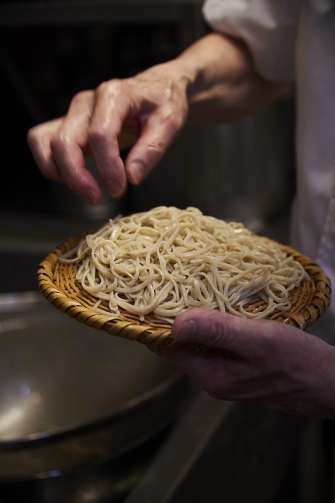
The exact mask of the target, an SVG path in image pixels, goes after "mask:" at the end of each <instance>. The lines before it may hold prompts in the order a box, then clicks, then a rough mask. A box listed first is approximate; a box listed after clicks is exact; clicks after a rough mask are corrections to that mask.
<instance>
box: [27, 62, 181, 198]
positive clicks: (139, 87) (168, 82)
mask: <svg viewBox="0 0 335 503" xmlns="http://www.w3.org/2000/svg"><path fill="white" fill-rule="evenodd" d="M187 114H188V103H187V96H186V83H184V82H183V80H181V79H178V78H176V79H173V72H171V68H170V67H169V65H168V64H162V65H158V66H156V67H152V68H150V69H149V70H146V71H145V72H143V73H141V74H139V75H137V76H135V77H133V78H128V79H124V80H119V79H113V80H110V81H107V82H104V83H102V84H101V85H99V86H98V88H97V89H96V90H94V91H91V90H90V91H83V92H80V93H78V94H77V95H75V96H74V98H73V99H72V101H71V104H70V106H69V109H68V112H67V114H66V115H65V116H64V117H61V118H59V119H56V120H53V121H50V122H46V123H43V124H40V125H37V126H35V127H33V128H32V129H30V130H29V131H28V135H27V140H28V144H29V147H30V149H31V151H32V154H33V156H34V159H35V161H36V163H37V165H38V167H39V169H40V171H41V172H42V174H43V175H44V176H45V177H47V178H49V179H52V180H58V181H62V182H64V183H65V184H66V185H68V187H69V188H70V189H72V190H73V191H74V192H75V193H76V194H78V195H79V196H81V197H82V198H84V199H85V200H86V201H88V202H89V203H91V204H96V203H98V202H99V200H100V198H101V195H102V192H101V188H100V185H99V183H98V182H97V180H96V179H95V178H94V177H93V175H92V174H91V173H90V172H89V171H88V169H87V168H86V165H85V156H88V155H93V157H94V159H95V162H96V165H97V168H98V171H99V173H100V175H101V178H102V181H103V183H104V184H105V186H106V188H107V191H108V193H109V194H110V195H111V196H112V197H121V196H122V195H124V193H125V192H126V189H127V182H128V181H129V182H130V183H132V184H135V185H137V184H140V183H141V182H142V181H143V180H144V178H145V177H146V176H147V175H148V174H149V172H150V171H151V170H152V169H153V167H154V166H155V165H156V164H157V163H158V162H159V161H160V159H161V158H162V156H163V155H164V153H165V152H166V150H167V149H168V147H169V146H170V145H171V143H172V141H173V140H174V139H175V138H176V136H177V135H178V133H179V132H180V130H181V129H182V127H183V125H184V123H185V121H186V117H187ZM132 144H133V146H132V148H131V150H130V152H129V153H128V155H127V158H126V159H125V162H124V163H123V161H122V159H121V157H120V149H122V148H124V147H128V146H130V145H132Z"/></svg>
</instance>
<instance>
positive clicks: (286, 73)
mask: <svg viewBox="0 0 335 503" xmlns="http://www.w3.org/2000/svg"><path fill="white" fill-rule="evenodd" d="M299 4H300V0H205V2H204V4H203V7H202V12H203V15H204V18H205V21H206V22H207V23H208V25H209V26H211V28H212V29H213V30H214V31H217V32H219V33H223V34H226V35H230V36H233V37H238V38H240V39H242V40H243V41H244V42H245V43H246V44H247V46H248V47H249V50H250V52H251V54H252V57H253V60H254V63H255V66H256V69H257V71H258V72H259V73H260V74H261V75H262V76H263V77H264V78H265V79H267V80H273V81H286V80H292V79H294V74H295V40H296V33H297V24H298V17H299V7H300V5H299Z"/></svg>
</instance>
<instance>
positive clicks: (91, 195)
mask: <svg viewBox="0 0 335 503" xmlns="http://www.w3.org/2000/svg"><path fill="white" fill-rule="evenodd" d="M85 199H86V201H87V202H89V203H90V204H93V205H95V204H97V202H98V196H97V193H96V192H95V190H93V189H88V190H87V191H86V192H85Z"/></svg>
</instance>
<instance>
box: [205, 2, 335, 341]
mask: <svg viewBox="0 0 335 503" xmlns="http://www.w3.org/2000/svg"><path fill="white" fill-rule="evenodd" d="M203 15H204V17H205V20H206V21H207V22H208V24H209V25H211V26H212V28H213V29H214V30H215V31H218V32H221V33H224V34H227V35H232V36H237V37H239V38H242V39H243V40H244V41H245V42H246V44H247V45H248V47H249V50H250V51H251V54H252V57H253V60H254V63H255V66H256V68H257V71H258V72H259V73H260V74H261V75H262V76H263V77H264V78H266V79H268V80H271V81H286V80H290V79H292V80H293V79H294V81H295V86H296V103H297V128H296V160H297V161H296V162H297V194H296V198H295V202H294V208H293V214H292V229H291V245H292V246H293V247H294V248H296V249H297V250H299V251H301V252H302V253H304V254H305V255H307V256H309V257H310V258H311V259H313V260H315V261H316V262H317V263H318V264H319V265H320V266H322V267H323V269H324V270H325V271H326V273H327V275H328V276H329V278H330V279H331V281H332V284H333V288H334V295H333V297H334V299H333V302H332V304H331V306H330V308H329V309H328V310H327V312H326V314H325V315H324V316H323V317H322V318H321V319H320V320H319V321H318V322H317V323H316V324H315V325H314V327H312V329H311V332H313V333H315V334H317V335H319V336H320V337H322V338H323V339H325V340H326V341H328V342H330V343H331V344H335V56H334V51H335V0H333V1H332V0H206V1H205V2H204V5H203Z"/></svg>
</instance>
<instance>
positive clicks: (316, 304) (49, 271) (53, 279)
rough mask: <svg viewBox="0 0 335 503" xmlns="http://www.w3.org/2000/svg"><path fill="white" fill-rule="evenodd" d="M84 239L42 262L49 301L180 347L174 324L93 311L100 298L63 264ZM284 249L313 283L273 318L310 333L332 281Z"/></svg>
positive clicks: (117, 330)
mask: <svg viewBox="0 0 335 503" xmlns="http://www.w3.org/2000/svg"><path fill="white" fill-rule="evenodd" d="M83 237H84V235H79V236H76V237H72V238H70V239H68V240H66V241H64V242H63V243H62V244H60V245H59V246H57V247H56V248H55V249H54V250H53V251H52V252H51V253H50V254H49V255H47V257H46V258H45V259H44V260H43V261H42V262H41V263H40V265H39V268H38V271H37V277H38V284H39V287H40V289H41V291H42V292H43V295H44V296H45V298H46V299H47V300H48V301H49V302H50V303H51V304H52V305H53V306H54V307H56V308H57V309H59V310H60V311H61V312H63V313H66V314H67V315H68V316H70V317H71V318H74V319H75V320H77V321H79V322H81V323H85V324H86V325H88V326H90V327H92V328H95V329H97V330H103V331H105V332H107V333H108V334H111V335H116V336H120V337H124V338H127V339H130V340H136V341H138V342H142V343H145V344H148V343H154V344H164V345H166V346H177V343H176V342H175V341H174V340H173V339H172V337H171V325H168V324H164V323H161V322H158V321H157V320H154V319H153V320H152V321H150V323H142V322H140V321H139V320H138V318H137V317H136V316H133V315H131V314H128V313H126V312H124V313H123V314H122V315H121V316H120V318H119V319H117V320H115V319H110V318H109V316H108V307H107V306H103V304H102V305H100V306H99V307H100V308H103V309H105V310H106V315H103V314H98V313H96V312H95V311H93V309H92V307H93V306H94V304H95V303H96V298H94V297H93V296H91V295H90V294H89V293H87V292H86V291H85V290H84V289H83V288H82V286H81V285H80V283H79V282H78V281H77V280H76V272H77V264H75V263H72V264H61V263H60V262H59V257H60V256H61V255H62V254H64V253H66V252H67V251H70V250H71V249H73V248H74V247H75V246H76V245H77V244H78V243H79V241H80V240H81V239H82V238H83ZM264 239H267V238H264ZM280 247H281V248H282V250H283V251H284V252H286V253H288V254H289V255H292V256H293V257H294V259H295V260H297V261H298V262H300V263H301V264H302V266H303V267H304V269H305V270H306V271H307V273H308V274H309V276H310V278H311V281H303V282H302V283H301V285H299V286H298V287H297V288H295V289H294V290H292V292H291V295H290V300H291V304H292V307H291V310H290V311H289V312H287V311H275V312H274V313H272V315H271V316H270V317H269V319H272V320H276V321H279V322H282V323H287V324H289V325H293V326H295V327H298V328H300V329H302V330H306V329H307V328H309V327H310V326H311V325H313V324H314V323H315V322H316V321H317V320H318V319H319V318H320V317H321V316H322V315H323V313H324V312H325V310H326V309H327V308H328V306H329V304H330V295H331V285H330V280H329V279H328V278H327V276H326V274H325V272H324V271H323V269H321V268H320V267H319V266H318V265H317V264H316V263H315V262H313V261H312V260H310V259H309V258H308V257H306V256H304V255H302V254H301V253H299V252H297V251H296V250H294V249H292V248H290V247H288V246H284V245H280ZM261 305H262V301H257V302H254V303H252V304H250V305H249V306H248V310H249V311H250V312H256V311H257V310H259V309H260V308H261Z"/></svg>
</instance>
